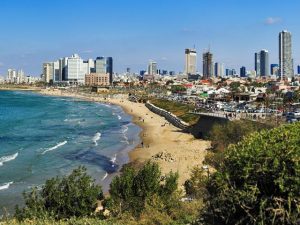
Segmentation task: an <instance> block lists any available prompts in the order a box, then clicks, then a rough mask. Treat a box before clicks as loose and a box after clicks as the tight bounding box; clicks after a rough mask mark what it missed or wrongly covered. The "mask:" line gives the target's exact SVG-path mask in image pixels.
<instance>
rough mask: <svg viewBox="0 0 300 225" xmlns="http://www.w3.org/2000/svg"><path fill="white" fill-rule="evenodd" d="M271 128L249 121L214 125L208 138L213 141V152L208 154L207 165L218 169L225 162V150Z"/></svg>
mask: <svg viewBox="0 0 300 225" xmlns="http://www.w3.org/2000/svg"><path fill="white" fill-rule="evenodd" d="M270 128H271V126H269V125H266V124H262V123H257V122H253V121H249V120H235V121H229V122H227V123H225V124H217V125H214V126H213V128H212V130H211V131H210V133H209V137H208V138H209V140H210V141H211V146H212V151H211V152H209V153H208V154H207V156H206V163H207V164H210V165H212V166H213V167H215V168H218V167H219V165H220V164H222V162H223V160H224V150H225V149H226V148H227V147H228V146H229V145H230V144H237V143H238V142H239V141H241V140H242V139H243V138H244V137H246V136H247V135H249V134H251V133H253V132H255V131H261V130H263V129H270Z"/></svg>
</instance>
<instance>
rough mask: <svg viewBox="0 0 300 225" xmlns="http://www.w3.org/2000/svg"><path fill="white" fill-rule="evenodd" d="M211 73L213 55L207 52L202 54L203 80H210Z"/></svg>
mask: <svg viewBox="0 0 300 225" xmlns="http://www.w3.org/2000/svg"><path fill="white" fill-rule="evenodd" d="M213 71H214V70H213V54H212V53H210V52H209V51H208V52H205V53H203V78H204V79H208V78H211V77H212V76H213Z"/></svg>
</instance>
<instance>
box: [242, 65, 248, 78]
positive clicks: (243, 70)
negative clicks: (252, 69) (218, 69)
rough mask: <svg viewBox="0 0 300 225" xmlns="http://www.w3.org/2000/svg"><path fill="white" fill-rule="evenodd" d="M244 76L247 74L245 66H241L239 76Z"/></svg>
mask: <svg viewBox="0 0 300 225" xmlns="http://www.w3.org/2000/svg"><path fill="white" fill-rule="evenodd" d="M246 76H247V71H246V67H244V66H242V67H241V68H240V77H246Z"/></svg>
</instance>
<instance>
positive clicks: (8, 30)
mask: <svg viewBox="0 0 300 225" xmlns="http://www.w3.org/2000/svg"><path fill="white" fill-rule="evenodd" d="M50 2H51V4H49V3H50ZM299 8H300V2H285V1H282V0H265V1H263V2H262V1H259V0H253V1H250V0H249V1H243V2H242V3H241V2H237V1H235V0H226V1H223V0H215V1H201V2H200V1H196V0H185V1H184V0H179V1H176V4H174V2H173V1H172V0H164V1H162V2H160V1H158V0H153V1H137V0H128V1H126V2H124V1H121V0H112V1H109V2H108V1H105V2H101V3H100V2H99V1H97V0H87V1H84V2H82V1H80V2H79V1H73V2H72V4H70V2H69V1H68V0H52V1H38V0H32V1H30V2H24V1H21V0H3V1H2V2H1V9H0V24H1V27H2V35H1V36H0V50H1V51H0V76H4V77H5V76H6V74H7V69H9V68H12V69H23V70H24V72H25V74H26V75H33V76H39V75H40V74H41V73H42V63H43V62H49V61H55V60H57V59H58V58H62V57H67V56H71V55H72V54H74V53H77V54H79V55H80V56H81V58H83V59H89V58H92V59H95V58H96V57H97V56H111V57H113V59H114V72H117V73H122V72H125V71H126V68H127V67H129V68H131V71H132V72H136V73H138V72H139V71H140V70H146V68H147V65H148V62H149V60H150V59H152V60H155V61H156V62H157V63H158V68H159V69H164V70H168V71H176V72H180V71H184V50H185V48H193V47H194V46H195V47H196V50H197V71H199V72H201V71H202V69H201V68H202V53H203V51H204V50H205V49H208V48H210V50H211V52H212V53H213V55H214V56H213V57H214V58H213V61H214V62H220V63H224V64H225V68H231V69H232V68H234V69H236V70H237V71H238V70H239V68H240V67H242V66H245V67H246V69H247V70H254V53H255V52H257V51H260V50H262V49H267V50H268V51H269V54H270V60H269V62H270V64H273V63H274V64H278V34H279V32H281V31H282V30H288V31H289V32H291V33H292V52H293V59H294V66H296V65H298V64H300V57H299V56H298V55H299V53H300V41H298V40H299V38H298V37H300V31H298V30H299V29H298V23H297V22H298V19H297V13H298V9H299ZM284 12H289V13H288V14H286V13H284Z"/></svg>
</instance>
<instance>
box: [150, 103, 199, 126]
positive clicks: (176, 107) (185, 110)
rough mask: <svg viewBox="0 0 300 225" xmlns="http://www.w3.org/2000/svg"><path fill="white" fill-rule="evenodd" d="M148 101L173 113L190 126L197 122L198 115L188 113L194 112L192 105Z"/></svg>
mask: <svg viewBox="0 0 300 225" xmlns="http://www.w3.org/2000/svg"><path fill="white" fill-rule="evenodd" d="M150 101H151V103H152V104H153V105H155V106H157V107H159V108H161V109H164V110H167V111H169V112H171V113H173V114H174V115H176V116H177V117H178V118H180V119H182V120H183V121H184V122H186V123H189V124H191V125H192V124H195V123H197V121H198V120H199V116H198V115H195V114H190V113H189V112H190V111H194V110H195V106H193V105H190V104H183V103H179V102H175V101H169V100H165V99H151V100H150Z"/></svg>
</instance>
